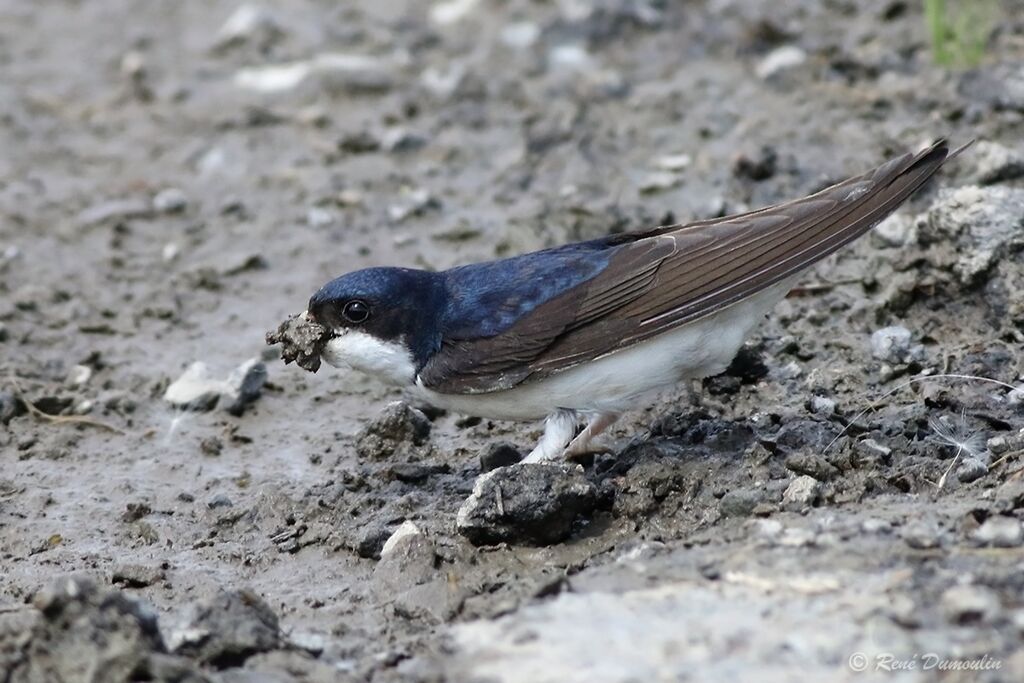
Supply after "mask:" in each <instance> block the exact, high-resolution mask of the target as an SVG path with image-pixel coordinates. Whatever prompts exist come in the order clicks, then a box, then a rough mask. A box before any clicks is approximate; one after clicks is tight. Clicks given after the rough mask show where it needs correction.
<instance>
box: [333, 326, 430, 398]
mask: <svg viewBox="0 0 1024 683" xmlns="http://www.w3.org/2000/svg"><path fill="white" fill-rule="evenodd" d="M322 356H323V359H324V360H325V361H327V363H328V364H330V365H333V366H334V367H336V368H352V369H354V370H359V371H360V372H365V373H366V374H368V375H373V376H374V377H377V378H378V379H380V380H383V381H385V382H388V383H390V384H397V385H398V386H408V385H410V384H412V383H413V382H414V381H415V378H416V365H415V363H413V358H412V354H411V353H410V352H409V349H407V348H405V346H404V345H402V344H399V343H396V342H388V341H383V340H381V339H378V338H377V337H374V336H372V335H369V334H366V333H365V332H360V331H359V330H343V331H342V332H341V333H340V334H339V335H338V336H337V337H335V338H334V339H331V340H330V341H329V342H327V344H326V345H325V346H324V349H323V353H322Z"/></svg>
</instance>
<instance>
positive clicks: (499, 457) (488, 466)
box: [480, 441, 523, 472]
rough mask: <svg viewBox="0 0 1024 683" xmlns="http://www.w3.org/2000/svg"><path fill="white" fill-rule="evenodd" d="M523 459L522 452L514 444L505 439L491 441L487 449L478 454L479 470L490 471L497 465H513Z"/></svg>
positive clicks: (496, 467)
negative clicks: (495, 441)
mask: <svg viewBox="0 0 1024 683" xmlns="http://www.w3.org/2000/svg"><path fill="white" fill-rule="evenodd" d="M522 459H523V454H522V453H520V452H519V449H518V448H516V447H515V445H513V444H511V443H509V442H507V441H499V442H497V443H492V444H491V445H490V446H488V447H487V450H486V451H484V452H483V453H481V454H480V471H481V472H490V471H491V470H496V469H498V468H499V467H508V466H509V465H515V464H516V463H517V462H519V461H520V460H522Z"/></svg>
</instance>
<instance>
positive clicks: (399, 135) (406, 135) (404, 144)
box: [380, 128, 427, 153]
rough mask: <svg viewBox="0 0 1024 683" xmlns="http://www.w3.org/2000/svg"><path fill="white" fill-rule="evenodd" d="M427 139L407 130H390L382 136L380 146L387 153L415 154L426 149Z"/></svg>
mask: <svg viewBox="0 0 1024 683" xmlns="http://www.w3.org/2000/svg"><path fill="white" fill-rule="evenodd" d="M426 144H427V137H426V136H425V135H421V134H419V133H414V132H412V131H410V130H406V129H405V128H390V129H388V130H386V131H384V133H383V134H382V135H381V140H380V146H381V148H382V149H383V150H384V151H385V152H393V153H402V152H413V151H415V150H417V149H421V148H422V147H425V146H426Z"/></svg>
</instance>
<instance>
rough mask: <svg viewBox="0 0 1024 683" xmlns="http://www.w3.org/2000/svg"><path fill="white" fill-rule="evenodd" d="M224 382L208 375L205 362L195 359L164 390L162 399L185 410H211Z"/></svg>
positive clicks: (218, 397) (222, 389) (218, 398)
mask: <svg viewBox="0 0 1024 683" xmlns="http://www.w3.org/2000/svg"><path fill="white" fill-rule="evenodd" d="M224 389H225V387H224V383H223V382H221V381H218V380H215V379H212V378H211V377H210V369H209V367H207V365H206V363H203V362H202V361H196V362H195V363H192V365H190V366H188V368H186V369H185V372H184V373H182V375H181V376H180V377H178V379H176V380H174V382H172V383H171V384H170V385H169V386H168V387H167V390H166V391H164V400H165V401H167V402H168V403H170V404H171V405H173V406H175V407H176V408H182V409H185V410H196V411H207V410H213V408H214V407H216V405H217V402H218V401H220V397H221V394H222V393H223V391H224Z"/></svg>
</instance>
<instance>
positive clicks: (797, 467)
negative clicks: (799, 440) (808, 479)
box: [786, 453, 839, 481]
mask: <svg viewBox="0 0 1024 683" xmlns="http://www.w3.org/2000/svg"><path fill="white" fill-rule="evenodd" d="M786 469H788V470H790V471H792V472H796V473H797V474H807V475H810V476H812V477H814V478H815V479H817V480H818V481H828V480H829V479H831V478H832V477H834V476H836V475H837V474H838V473H839V469H838V468H836V466H835V465H833V464H832V463H830V462H829V461H828V460H826V459H825V458H823V457H821V456H820V455H816V454H814V453H793V454H791V455H790V456H788V457H787V458H786Z"/></svg>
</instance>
